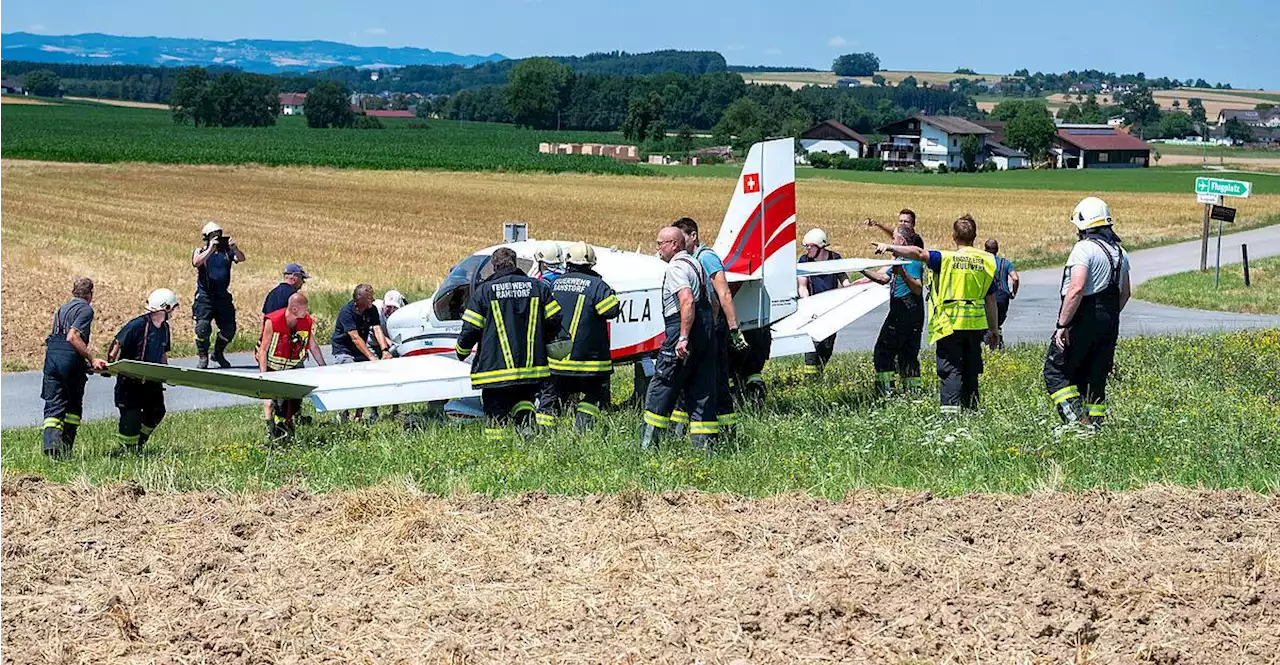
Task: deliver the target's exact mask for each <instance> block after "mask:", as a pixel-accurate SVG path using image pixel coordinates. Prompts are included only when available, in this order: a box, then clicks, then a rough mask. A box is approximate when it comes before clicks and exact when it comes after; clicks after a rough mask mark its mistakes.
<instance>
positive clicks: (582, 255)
mask: <svg viewBox="0 0 1280 665" xmlns="http://www.w3.org/2000/svg"><path fill="white" fill-rule="evenodd" d="M568 257H569V258H568V259H567V260H568V262H569V263H572V264H574V265H578V266H593V265H595V264H596V250H595V248H594V247H592V246H591V245H588V244H587V243H585V242H582V241H578V242H575V243H573V244H572V245H569V253H568Z"/></svg>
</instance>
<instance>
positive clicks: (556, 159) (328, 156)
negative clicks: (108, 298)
mask: <svg viewBox="0 0 1280 665" xmlns="http://www.w3.org/2000/svg"><path fill="white" fill-rule="evenodd" d="M0 114H3V124H4V130H5V131H4V143H3V146H2V147H0V156H3V157H4V158H5V159H38V160H47V161H57V162H98V163H104V162H158V163H162V164H264V165H267V166H285V165H299V166H332V167H339V168H362V169H448V170H455V171H546V172H586V173H614V174H634V175H645V174H649V173H651V171H649V170H647V169H645V168H643V167H640V166H636V165H633V164H625V163H622V162H619V161H617V160H614V159H610V158H607V157H588V156H566V155H543V154H539V153H538V143H540V142H542V141H550V142H597V143H599V142H608V143H625V141H624V140H623V139H622V135H621V134H615V133H602V132H545V131H535V130H529V129H522V128H519V127H516V126H514V125H505V124H497V123H464V122H453V121H447V120H409V119H399V118H384V119H383V124H384V125H385V126H386V128H385V129H381V130H355V129H347V130H322V129H310V128H308V127H307V125H306V121H305V120H304V119H303V118H301V117H287V116H282V117H281V118H280V122H279V124H277V125H276V126H275V127H266V128H220V127H192V126H189V125H177V124H174V122H173V120H172V119H171V118H170V116H169V114H168V113H165V112H162V111H156V110H152V109H132V108H120V107H114V106H107V105H103V104H92V103H83V102H82V103H65V104H62V105H59V106H28V105H17V104H6V105H4V107H3V109H2V110H0Z"/></svg>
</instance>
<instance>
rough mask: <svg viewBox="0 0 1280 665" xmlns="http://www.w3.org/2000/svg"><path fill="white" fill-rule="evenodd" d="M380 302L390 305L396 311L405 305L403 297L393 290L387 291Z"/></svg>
mask: <svg viewBox="0 0 1280 665" xmlns="http://www.w3.org/2000/svg"><path fill="white" fill-rule="evenodd" d="M382 302H383V304H386V305H391V306H393V307H395V308H396V309H399V308H401V307H404V304H405V302H404V296H403V295H400V292H399V291H397V290H395V289H391V290H390V291H387V292H386V294H385V295H383V296H382Z"/></svg>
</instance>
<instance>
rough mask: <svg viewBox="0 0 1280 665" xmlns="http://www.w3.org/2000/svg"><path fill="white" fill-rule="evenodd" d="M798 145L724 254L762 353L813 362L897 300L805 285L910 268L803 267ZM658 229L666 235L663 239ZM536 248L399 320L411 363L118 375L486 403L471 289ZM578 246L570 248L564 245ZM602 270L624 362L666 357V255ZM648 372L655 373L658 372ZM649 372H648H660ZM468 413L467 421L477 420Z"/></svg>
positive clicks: (458, 270) (757, 162)
mask: <svg viewBox="0 0 1280 665" xmlns="http://www.w3.org/2000/svg"><path fill="white" fill-rule="evenodd" d="M794 145H795V144H794V140H793V139H790V138H786V139H775V140H770V141H764V142H761V143H757V144H755V145H753V146H752V147H751V149H750V151H749V152H748V153H747V158H746V160H745V162H744V163H743V167H742V173H741V174H740V175H739V177H738V181H737V184H736V188H735V189H734V194H733V198H732V199H731V200H730V202H729V209H728V210H727V211H726V213H725V217H724V221H723V222H722V224H721V226H720V233H719V235H718V236H717V238H716V243H715V245H714V246H713V248H714V249H715V251H716V253H717V254H719V255H720V256H721V257H722V258H723V260H724V264H725V272H726V273H727V275H728V280H729V283H730V286H731V288H732V289H733V293H734V296H733V300H734V305H735V307H736V309H737V313H738V323H739V327H740V329H742V330H743V332H749V331H753V330H759V329H765V333H764V334H763V335H760V334H757V335H749V336H748V337H749V338H750V339H753V340H755V342H754V343H761V342H760V340H763V343H765V344H769V345H770V346H769V357H771V358H777V357H782V356H791V355H799V354H803V353H807V352H809V351H812V350H813V345H814V342H819V341H822V340H825V339H827V338H828V337H830V336H832V335H834V334H836V333H837V332H838V331H839V330H840V329H842V328H844V327H845V326H848V325H849V324H851V323H853V322H854V321H856V320H857V319H859V318H861V317H862V316H864V315H865V314H867V313H868V312H870V311H871V310H873V309H875V308H876V307H878V306H879V305H881V304H883V303H885V302H886V301H888V299H889V291H888V289H887V287H884V286H881V285H879V284H876V283H874V282H871V281H870V280H860V281H858V282H855V283H854V284H853V285H851V286H849V287H847V288H843V289H836V290H833V291H827V292H825V293H821V294H818V295H816V296H811V297H808V298H799V294H798V292H797V281H796V280H797V277H804V276H811V275H826V274H835V273H852V272H857V271H860V270H866V269H872V268H881V267H886V266H891V265H895V264H897V263H900V262H899V261H895V260H868V259H840V260H836V261H815V262H809V263H803V264H801V263H798V262H797V260H796V193H795V161H794V154H795V151H794ZM655 230H656V229H655ZM539 244H541V243H539V242H538V241H535V240H526V241H522V242H517V243H508V244H503V245H494V246H493V247H488V248H485V249H482V250H480V251H478V252H476V253H475V254H472V255H471V256H469V257H467V258H465V259H463V260H462V261H461V262H459V263H458V264H457V265H456V266H454V267H453V269H452V270H450V272H449V275H448V276H447V277H446V278H445V280H444V282H443V283H442V284H441V286H440V288H439V289H438V290H437V291H436V293H435V295H434V296H433V297H432V298H431V299H430V300H422V301H419V302H415V303H411V304H409V305H407V306H405V307H403V308H401V309H400V310H398V311H397V312H396V313H395V314H392V315H391V317H390V318H389V319H388V321H387V328H388V332H389V333H390V337H391V339H392V341H393V342H394V343H395V349H396V353H397V355H398V356H399V357H397V358H395V359H392V360H384V361H380V362H370V363H356V364H347V365H332V366H325V367H310V368H305V369H297V370H291V371H287V372H272V373H269V374H258V373H245V372H236V371H232V370H200V369H193V368H187V367H177V366H173V365H154V364H150V363H143V362H139V361H131V360H123V361H119V362H116V363H113V364H112V365H111V366H110V371H111V372H114V373H118V374H122V375H125V376H131V377H134V378H139V379H148V380H152V381H163V382H165V383H168V384H171V385H179V386H188V387H193V388H202V389H205V390H212V391H216V392H224V393H231V394H237V395H245V396H250V397H262V398H275V399H303V398H309V399H310V400H311V401H312V403H313V404H314V405H315V407H316V409H317V410H318V411H332V410H344V409H354V408H364V407H373V406H387V405H393V404H409V403H416V402H432V401H441V400H451V399H455V398H466V397H474V396H477V395H478V394H479V392H478V391H476V390H473V389H472V388H471V385H470V379H469V376H470V370H471V367H470V364H469V363H466V362H462V361H459V360H457V359H456V358H455V356H454V354H453V351H454V349H455V345H456V342H457V338H458V335H459V334H460V332H461V330H462V312H463V310H464V308H465V307H466V303H467V298H468V296H469V295H470V294H471V289H472V288H474V287H475V286H476V285H477V284H479V283H480V282H481V281H483V280H484V279H485V278H487V277H488V276H489V275H490V274H491V273H492V267H491V266H490V258H491V255H492V254H493V252H494V250H496V249H498V248H499V247H509V248H511V249H512V250H514V251H515V252H516V255H517V261H518V264H519V267H520V268H521V269H522V270H524V271H525V272H526V273H531V272H532V270H533V269H534V268H535V266H536V265H537V264H536V261H535V259H534V256H535V252H536V251H537V246H538V245H539ZM562 244H563V245H565V246H566V247H567V246H568V245H569V241H565V242H563V243H562ZM596 256H597V263H596V266H595V270H596V271H597V272H599V273H600V275H601V276H602V277H603V278H604V280H605V281H606V282H608V284H609V285H610V286H611V287H613V289H614V291H615V292H616V293H617V295H618V299H619V301H620V302H621V310H622V312H621V314H620V315H619V317H618V319H617V320H616V321H614V322H613V323H611V324H610V339H611V341H612V346H613V359H614V362H615V363H631V362H639V361H642V360H645V359H648V358H651V357H652V355H653V354H654V353H655V352H656V351H657V350H658V349H659V348H660V347H661V346H662V342H663V340H664V338H665V333H664V332H663V330H664V327H663V321H662V277H663V273H664V271H665V269H666V264H665V263H664V262H663V261H662V260H661V259H659V258H658V257H657V256H655V255H652V254H644V253H641V252H628V251H620V250H618V249H616V248H604V247H597V248H596ZM646 364H647V363H646ZM646 369H647V372H649V371H651V369H648V368H646ZM471 411H472V410H471V409H465V410H464V411H463V413H461V414H459V415H472V414H471V413H470V412H471Z"/></svg>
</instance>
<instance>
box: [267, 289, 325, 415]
mask: <svg viewBox="0 0 1280 665" xmlns="http://www.w3.org/2000/svg"><path fill="white" fill-rule="evenodd" d="M314 327H315V321H313V320H312V318H311V315H310V314H309V313H307V294H305V293H303V292H301V291H296V292H294V294H293V295H291V296H289V302H288V305H286V306H285V308H284V309H278V310H276V311H274V312H272V313H270V314H268V315H266V316H265V317H263V320H262V336H261V338H260V339H259V348H260V349H262V352H261V353H259V354H258V371H259V372H262V373H264V374H265V373H267V372H281V371H284V370H290V369H297V368H299V367H302V364H303V362H304V361H306V359H307V354H308V352H309V353H310V354H311V356H312V357H313V358H315V361H316V364H317V365H321V366H323V365H324V364H325V362H324V353H322V352H321V351H320V345H319V344H318V343H316V338H315V335H314V334H313V330H314ZM301 410H302V400H300V399H278V400H271V410H270V411H269V412H268V413H267V419H266V424H267V439H268V440H276V439H282V438H285V437H288V436H290V435H292V434H293V432H294V428H295V426H296V418H297V416H298V413H299V412H301Z"/></svg>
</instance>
